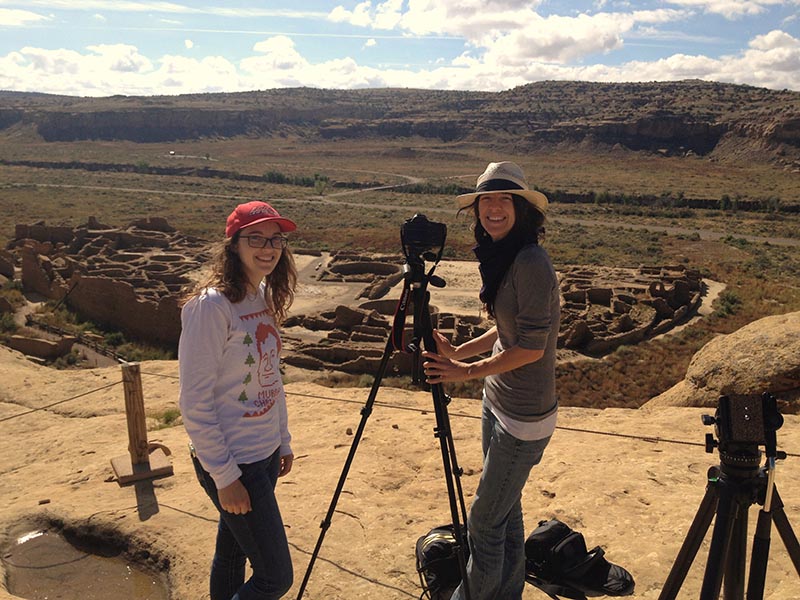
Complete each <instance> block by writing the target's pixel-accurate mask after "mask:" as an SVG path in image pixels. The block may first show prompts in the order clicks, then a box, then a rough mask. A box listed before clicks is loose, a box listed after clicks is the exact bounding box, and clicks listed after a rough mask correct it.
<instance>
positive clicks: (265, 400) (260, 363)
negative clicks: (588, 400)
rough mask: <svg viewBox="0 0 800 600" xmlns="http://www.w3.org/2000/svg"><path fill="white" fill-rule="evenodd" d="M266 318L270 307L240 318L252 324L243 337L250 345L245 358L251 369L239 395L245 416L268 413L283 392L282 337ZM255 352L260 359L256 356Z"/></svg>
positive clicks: (259, 415)
mask: <svg viewBox="0 0 800 600" xmlns="http://www.w3.org/2000/svg"><path fill="white" fill-rule="evenodd" d="M262 318H269V313H268V312H267V311H266V310H264V311H260V312H257V313H251V314H249V315H242V316H241V317H240V319H241V320H242V322H243V323H246V325H247V326H248V331H247V334H246V335H245V336H244V340H243V343H244V344H245V346H248V353H247V359H246V360H245V361H244V362H245V365H247V367H248V372H247V375H246V376H245V378H244V380H243V381H242V385H244V389H243V390H242V393H241V394H239V402H241V403H242V405H243V407H245V408H247V410H246V412H245V413H244V414H243V415H242V416H243V417H245V418H253V417H261V416H263V415H265V414H267V413H268V412H269V411H270V409H271V408H272V407H273V406H274V405H275V402H276V400H278V399H279V398H280V396H281V394H283V385H282V384H281V373H280V355H281V338H280V336H279V335H278V331H277V330H276V329H275V327H274V326H272V325H269V324H267V323H265V322H264V321H263V320H262ZM251 323H252V325H255V330H252V329H250V326H251ZM251 331H252V335H251ZM254 337H255V347H254V348H253V347H252V346H253V344H254V339H253V338H254ZM254 352H255V354H257V355H258V358H256V357H255V356H253V353H254ZM254 370H255V373H254V372H253V371H254Z"/></svg>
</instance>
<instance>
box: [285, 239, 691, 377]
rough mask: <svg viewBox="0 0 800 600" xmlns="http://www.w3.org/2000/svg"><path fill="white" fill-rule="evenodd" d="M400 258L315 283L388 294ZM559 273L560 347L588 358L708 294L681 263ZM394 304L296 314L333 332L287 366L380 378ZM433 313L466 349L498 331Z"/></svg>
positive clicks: (344, 266) (341, 265)
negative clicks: (482, 336)
mask: <svg viewBox="0 0 800 600" xmlns="http://www.w3.org/2000/svg"><path fill="white" fill-rule="evenodd" d="M397 260H398V259H397V257H387V258H386V259H384V260H383V261H381V262H375V261H374V260H373V261H368V260H365V259H364V257H362V256H359V255H340V256H339V257H338V260H333V261H331V263H330V264H329V265H328V267H327V268H326V269H325V270H323V271H322V272H321V273H319V274H318V275H317V278H318V280H320V281H337V282H341V281H349V282H353V281H357V282H367V281H370V280H371V283H369V285H367V287H365V288H364V291H363V292H362V293H361V294H360V295H359V298H374V297H376V296H377V294H375V291H376V290H385V291H384V293H383V294H382V295H385V293H386V292H388V290H389V289H391V287H392V286H394V285H395V284H396V283H397V282H398V281H400V280H401V279H402V277H403V273H402V269H401V268H400V267H398V266H397ZM387 262H394V265H390V264H387ZM378 265H379V268H376V267H377V266H378ZM558 275H559V286H560V290H561V304H562V315H561V316H562V319H561V328H560V330H559V338H558V348H559V349H561V350H566V351H573V352H576V353H578V354H582V355H586V356H596V357H597V356H603V355H605V354H608V353H610V352H612V351H613V350H615V349H616V348H618V347H619V346H621V345H632V344H636V343H638V342H641V341H643V340H645V339H650V338H652V337H655V336H657V335H660V334H662V333H665V332H667V331H669V330H670V329H672V328H673V327H675V326H676V325H677V324H680V323H682V322H685V321H686V320H687V319H688V318H689V317H690V316H691V315H693V314H695V313H696V311H697V308H698V306H699V305H700V302H701V296H702V291H703V282H702V278H701V277H700V274H699V272H698V271H696V270H693V269H687V268H686V267H685V266H683V265H676V266H661V267H648V266H642V267H639V268H628V269H626V268H608V267H583V266H566V267H562V268H560V269H559V273H558ZM476 293H477V290H476ZM382 295H381V296H382ZM381 296H378V297H381ZM434 300H435V298H434ZM396 306H397V301H396V300H372V301H368V302H364V303H362V304H361V305H360V306H359V307H357V308H349V307H346V306H339V307H338V308H337V309H336V310H334V311H325V312H321V313H314V314H310V315H297V316H293V317H291V318H290V319H289V320H287V322H286V323H285V326H286V327H302V328H304V329H309V330H315V331H327V332H328V333H327V334H326V337H325V339H324V340H323V341H322V342H319V343H312V344H302V343H301V344H299V345H296V346H295V347H294V348H293V349H292V351H291V352H289V353H287V355H286V356H285V358H284V360H285V361H286V362H287V363H288V364H291V365H294V366H297V367H302V368H310V369H317V370H319V369H325V368H330V369H336V370H339V371H344V372H348V373H355V374H358V373H365V372H375V370H376V369H377V367H378V365H379V363H380V360H381V358H382V356H383V351H382V349H383V347H384V345H385V344H386V340H387V339H388V336H389V335H390V334H391V329H392V322H393V315H394V312H395V309H396ZM430 310H431V321H432V324H433V327H434V328H437V329H440V330H441V331H442V332H443V333H444V334H445V335H448V336H449V337H450V339H451V340H452V341H453V343H454V344H461V343H464V342H466V341H468V340H470V339H472V338H474V337H476V336H478V335H480V334H482V333H484V332H485V331H487V330H488V329H489V328H491V327H492V325H493V322H492V321H489V320H486V319H482V318H480V317H466V316H463V315H456V314H450V313H440V312H439V311H438V309H437V308H436V307H435V306H434V305H431V306H430ZM412 315H413V307H409V309H408V318H407V319H406V330H405V339H406V340H410V339H411V337H412V335H413V332H412V331H411V330H410V329H411V326H412V323H411V319H412ZM392 364H393V369H394V370H395V372H397V373H399V374H404V375H407V374H409V373H411V369H412V361H411V355H408V354H403V353H397V354H396V355H395V358H393V363H392Z"/></svg>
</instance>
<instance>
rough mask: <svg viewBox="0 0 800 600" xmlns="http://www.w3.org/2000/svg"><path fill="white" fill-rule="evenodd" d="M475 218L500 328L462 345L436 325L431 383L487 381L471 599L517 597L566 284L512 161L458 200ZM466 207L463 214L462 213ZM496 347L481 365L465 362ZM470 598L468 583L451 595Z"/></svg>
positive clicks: (538, 201) (473, 516) (538, 203)
mask: <svg viewBox="0 0 800 600" xmlns="http://www.w3.org/2000/svg"><path fill="white" fill-rule="evenodd" d="M458 204H459V207H460V209H461V210H465V209H466V210H469V211H470V212H471V213H472V215H473V217H474V219H475V224H474V228H475V241H476V242H477V245H476V246H475V248H474V251H475V255H476V256H477V258H478V261H479V270H480V273H481V280H482V283H483V286H482V287H481V291H480V294H479V296H480V299H481V301H482V302H483V303H484V306H485V307H486V309H487V311H488V313H489V315H490V316H491V317H493V318H494V320H495V323H496V325H495V327H493V328H491V329H490V330H489V331H487V332H486V333H485V334H483V335H481V336H479V337H477V338H475V339H472V340H469V341H468V342H465V343H464V344H461V345H459V346H453V345H451V343H450V341H449V340H448V339H447V338H446V337H444V336H443V335H441V334H440V333H439V332H434V334H435V337H436V347H437V350H438V353H436V354H434V353H431V352H425V353H424V356H425V358H426V362H425V365H424V367H425V373H426V376H427V380H428V382H430V383H444V382H450V381H464V380H467V379H476V378H483V380H484V384H483V416H482V440H483V456H484V462H483V471H482V473H481V479H480V482H479V483H478V489H477V490H476V491H475V497H474V498H473V501H472V505H471V507H470V512H469V517H468V519H467V521H468V523H467V528H468V533H469V536H468V537H469V546H470V557H469V562H468V563H467V580H468V584H469V586H468V587H469V595H470V598H471V600H497V599H500V598H502V599H503V600H520V599H521V598H522V591H523V587H524V586H525V547H524V544H525V529H524V525H523V520H522V503H521V500H522V489H523V488H524V486H525V482H526V481H527V479H528V476H529V474H530V471H531V469H532V468H533V466H534V465H536V464H538V463H539V461H540V460H541V458H542V455H543V453H544V449H545V447H546V446H547V443H548V442H549V441H550V437H551V435H552V434H553V431H554V429H555V426H556V413H557V408H558V403H557V401H556V394H555V357H556V343H557V341H558V328H559V319H560V304H559V287H558V279H557V277H556V273H555V270H554V269H553V265H552V263H551V262H550V257H549V256H548V255H547V252H545V250H544V249H543V248H542V247H541V246H540V245H539V236H540V232H541V230H542V224H543V223H544V215H545V211H546V210H547V198H546V197H545V195H544V194H542V193H540V192H537V191H536V190H531V189H530V188H529V187H528V184H527V182H526V181H525V176H524V175H523V173H522V169H520V168H519V167H518V166H517V165H516V164H514V163H511V162H497V163H490V164H489V166H488V167H486V171H484V173H483V174H482V175H481V176H480V177H479V178H478V184H477V187H476V189H475V192H474V193H469V194H463V195H461V196H459V197H458ZM459 212H460V211H459ZM486 353H491V355H490V356H488V357H487V358H481V359H479V360H477V361H474V362H463V361H464V359H467V358H471V357H475V356H478V355H483V354H486ZM463 598H465V594H464V589H463V584H462V586H459V587H458V588H457V589H456V590H455V592H454V594H453V600H463Z"/></svg>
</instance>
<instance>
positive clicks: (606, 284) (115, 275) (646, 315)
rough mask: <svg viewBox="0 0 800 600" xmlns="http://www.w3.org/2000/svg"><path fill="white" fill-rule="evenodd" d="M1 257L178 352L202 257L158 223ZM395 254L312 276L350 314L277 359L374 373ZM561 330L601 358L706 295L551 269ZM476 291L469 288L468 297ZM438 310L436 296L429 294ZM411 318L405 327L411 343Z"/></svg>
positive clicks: (672, 279) (578, 269) (351, 260)
mask: <svg viewBox="0 0 800 600" xmlns="http://www.w3.org/2000/svg"><path fill="white" fill-rule="evenodd" d="M9 249H10V250H11V251H12V252H14V253H16V254H17V256H18V257H20V262H21V265H22V280H23V285H24V287H25V289H26V290H30V291H36V292H38V293H40V294H42V295H43V296H45V297H47V298H52V299H56V300H62V299H63V300H64V301H65V302H66V303H67V304H68V305H69V306H70V307H71V308H73V309H74V310H76V311H77V312H79V313H80V314H81V315H83V316H84V317H85V318H88V319H89V320H92V321H95V322H98V323H104V324H107V325H109V326H111V327H114V328H116V329H118V330H120V331H122V332H124V333H125V335H126V336H127V337H130V338H134V339H141V340H147V341H151V342H155V343H157V344H160V345H163V346H167V347H176V346H177V342H178V338H179V336H180V307H179V303H178V299H179V292H180V290H181V289H182V288H183V286H185V285H186V284H188V283H190V282H191V279H190V273H191V272H196V271H198V270H199V269H200V268H201V267H202V264H203V263H204V262H206V261H207V260H208V258H209V255H208V252H207V246H206V244H205V243H204V242H202V241H201V240H198V239H196V238H191V237H187V236H183V235H180V234H179V233H177V232H176V231H175V230H174V229H173V228H171V227H170V226H169V224H168V223H166V221H164V220H163V219H147V220H142V221H136V222H134V223H131V224H130V225H128V226H127V227H125V228H114V227H108V226H105V225H102V224H101V223H98V222H97V221H96V220H94V219H90V220H89V222H88V223H87V224H86V225H84V226H81V227H78V228H75V229H69V228H65V227H48V226H46V225H44V224H43V223H37V224H35V225H18V226H17V230H16V238H15V240H14V241H13V242H12V243H11V244H9ZM401 263H402V258H400V257H398V256H378V255H369V256H367V255H361V254H356V253H341V254H338V255H335V256H334V257H333V258H332V259H331V261H330V262H329V263H328V265H327V266H326V267H325V268H324V269H322V270H321V271H320V272H319V273H317V275H316V278H317V280H318V281H320V282H351V283H352V282H357V283H363V284H364V287H363V288H362V290H361V292H360V293H359V294H357V297H356V298H354V301H355V302H358V301H359V300H363V302H362V303H361V304H360V305H359V306H358V307H356V308H351V307H348V306H339V307H337V308H336V310H333V311H326V312H322V313H314V314H305V315H295V316H292V317H291V318H290V319H289V320H288V321H287V322H286V323H285V327H287V328H291V327H302V328H304V329H307V330H311V331H318V332H319V331H322V332H327V333H326V336H325V338H324V339H323V340H322V341H321V342H319V343H299V344H294V343H290V344H287V353H286V356H285V361H286V362H287V363H289V364H293V365H295V366H299V367H304V368H313V369H323V368H330V369H336V370H342V371H345V372H350V373H364V372H374V370H375V368H376V367H377V365H378V364H379V362H380V359H381V357H382V355H383V350H384V346H385V344H386V340H387V339H388V336H389V335H390V331H391V327H392V317H393V314H394V311H395V308H396V304H397V302H396V300H384V299H382V298H384V297H385V296H386V294H387V293H388V292H389V291H390V290H391V289H392V288H393V287H394V286H395V285H396V284H397V283H399V282H400V281H402V279H403V269H402V266H400V265H401ZM559 285H560V288H561V300H562V321H561V329H560V331H559V340H558V347H559V348H560V349H562V350H566V351H572V352H576V353H578V354H583V355H587V356H602V355H605V354H608V353H609V352H612V351H613V350H614V349H616V348H617V347H619V346H621V345H623V344H628V345H630V344H636V343H638V342H641V341H643V340H645V339H649V338H652V337H654V336H656V335H659V334H661V333H664V332H666V331H669V330H670V329H672V328H673V327H674V326H675V325H676V324H679V323H682V322H684V321H686V320H687V319H688V318H689V317H690V316H691V315H693V314H695V312H696V310H697V307H698V305H699V304H700V299H701V293H702V289H703V283H702V279H701V277H700V275H699V273H698V272H697V271H695V270H692V269H687V268H686V267H684V266H682V265H677V266H660V267H645V266H643V267H639V268H629V269H623V268H607V267H584V266H565V267H561V268H559ZM476 293H477V291H476ZM433 301H434V302H435V293H434V295H433ZM430 308H431V318H432V321H433V325H434V327H436V328H438V329H441V330H442V331H443V332H445V333H446V334H448V335H449V336H450V337H451V338H452V339H453V341H454V343H456V344H460V343H463V342H464V341H466V340H469V339H471V338H473V337H475V336H476V335H480V334H481V333H483V332H484V331H486V330H487V329H489V328H490V327H491V326H492V322H490V321H488V320H484V319H482V318H480V317H467V316H463V315H457V314H449V313H440V312H439V311H438V309H436V307H435V306H433V305H431V307H430ZM412 315H413V312H412V309H411V308H410V309H409V312H408V318H407V320H406V328H407V331H406V339H410V338H411V335H412V333H411V331H410V328H411V326H412V323H411V321H412ZM393 365H394V366H393V368H394V369H395V370H399V371H400V372H402V373H404V374H407V373H409V372H410V370H411V356H410V355H406V354H403V353H397V355H396V358H394V359H393Z"/></svg>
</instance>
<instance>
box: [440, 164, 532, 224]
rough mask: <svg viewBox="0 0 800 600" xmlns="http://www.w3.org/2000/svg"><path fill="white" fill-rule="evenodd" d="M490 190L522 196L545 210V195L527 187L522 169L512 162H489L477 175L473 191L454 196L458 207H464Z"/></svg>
mask: <svg viewBox="0 0 800 600" xmlns="http://www.w3.org/2000/svg"><path fill="white" fill-rule="evenodd" d="M490 192H506V193H508V194H516V195H517V196H522V197H523V198H525V199H526V200H527V201H528V202H530V203H531V204H533V206H535V207H536V208H537V209H538V210H539V211H540V212H541V213H543V214H544V213H546V212H547V196H545V195H544V194H542V193H541V192H537V191H535V190H532V189H530V188H529V187H528V182H527V181H525V174H524V173H523V172H522V169H520V168H519V166H518V165H516V164H514V163H513V162H508V161H504V162H493V163H489V166H488V167H486V170H485V171H484V172H483V173H482V174H481V176H480V177H478V183H477V185H476V186H475V192H473V193H471V194H461V195H460V196H458V197H457V198H456V201H457V202H458V207H459V208H466V207H467V206H469V205H470V204H472V203H473V202H474V201H475V199H476V198H477V197H478V196H480V195H481V194H488V193H490Z"/></svg>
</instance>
